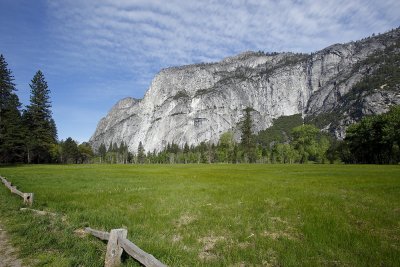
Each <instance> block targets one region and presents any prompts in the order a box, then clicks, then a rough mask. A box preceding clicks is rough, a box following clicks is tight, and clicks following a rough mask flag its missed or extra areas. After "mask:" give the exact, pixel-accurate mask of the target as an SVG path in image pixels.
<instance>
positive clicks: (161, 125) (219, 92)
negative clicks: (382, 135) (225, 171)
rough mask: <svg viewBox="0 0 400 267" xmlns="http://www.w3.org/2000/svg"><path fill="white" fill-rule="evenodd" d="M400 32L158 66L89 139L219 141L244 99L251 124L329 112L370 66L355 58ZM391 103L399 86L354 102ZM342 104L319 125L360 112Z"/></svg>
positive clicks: (366, 109) (378, 107)
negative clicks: (309, 50) (141, 90)
mask: <svg viewBox="0 0 400 267" xmlns="http://www.w3.org/2000/svg"><path fill="white" fill-rule="evenodd" d="M399 40H400V30H399V29H396V30H394V31H390V32H388V33H385V34H382V35H379V36H376V37H371V38H366V39H363V40H361V41H358V42H351V43H347V44H336V45H332V46H330V47H327V48H325V49H323V50H321V51H318V52H316V53H313V54H311V55H309V54H293V53H273V54H265V53H255V52H245V53H242V54H239V55H237V56H234V57H229V58H226V59H224V60H222V61H221V62H218V63H210V64H196V65H189V66H183V67H173V68H168V69H164V70H161V71H160V72H159V73H158V74H157V75H156V77H155V78H154V79H153V81H152V83H151V86H150V88H149V89H148V91H147V92H146V94H145V96H144V98H143V99H141V100H137V99H133V98H125V99H122V100H120V101H119V102H118V103H117V104H116V105H115V106H114V107H113V108H112V109H111V110H110V112H109V113H108V114H107V116H106V117H105V118H103V119H102V120H101V121H100V122H99V124H98V126H97V129H96V132H95V133H94V134H93V136H92V137H91V139H90V143H91V144H92V146H93V147H94V149H97V148H98V147H99V146H100V144H101V143H104V144H106V146H107V145H108V144H109V143H111V142H112V143H117V144H119V143H121V141H124V142H125V143H126V144H128V147H129V150H130V151H133V152H134V151H136V150H137V147H138V144H139V142H140V141H141V142H142V143H143V145H144V148H145V149H146V151H153V150H160V149H162V148H163V147H165V146H166V145H167V143H172V142H174V143H176V144H178V145H180V146H183V145H184V144H185V143H186V142H187V143H188V144H194V145H197V144H199V143H200V142H202V141H210V142H217V141H218V139H219V137H220V135H221V134H222V133H223V132H226V131H228V130H234V131H235V129H237V125H238V123H239V122H240V121H241V119H242V117H243V109H245V108H246V107H252V108H253V109H254V111H253V112H252V118H253V120H254V132H258V131H260V130H263V129H266V128H267V127H269V126H271V122H272V120H273V119H274V118H278V117H280V116H283V115H293V114H298V113H301V114H303V117H305V118H308V117H310V118H311V117H316V116H318V115H320V114H324V113H329V112H332V111H333V110H335V108H337V107H338V106H340V105H342V102H341V101H342V99H343V96H346V95H347V94H348V93H349V92H350V91H351V89H352V87H353V86H354V85H355V84H356V83H358V82H359V81H360V80H361V79H363V78H364V77H365V76H366V75H368V74H369V72H371V71H372V70H371V69H370V68H369V67H368V66H366V67H365V68H361V67H360V66H359V64H360V62H364V61H365V60H366V59H367V58H368V57H369V56H371V55H373V54H374V53H377V52H382V51H385V49H386V48H387V47H390V46H393V45H396V44H398V43H399ZM391 89H392V88H391ZM397 89H398V88H397ZM390 103H400V94H399V90H397V91H396V90H395V91H393V90H389V91H385V90H384V89H382V90H380V91H377V92H375V93H372V94H371V93H369V94H368V95H367V96H365V98H364V104H362V105H361V106H360V107H359V109H360V110H361V113H362V114H375V113H382V112H385V111H387V110H388V106H389V104H390ZM340 112H342V113H343V114H344V115H345V116H344V117H343V119H342V121H340V122H339V123H338V124H337V125H335V127H333V128H332V126H331V125H330V124H329V123H327V124H326V125H325V126H326V127H325V128H326V129H327V130H329V131H331V132H333V133H335V134H336V136H338V137H339V138H341V137H343V135H344V131H345V128H346V125H348V124H349V123H352V122H353V121H355V120H357V119H359V118H353V117H354V116H353V117H352V116H351V115H349V114H347V116H346V114H345V113H346V110H341V111H340Z"/></svg>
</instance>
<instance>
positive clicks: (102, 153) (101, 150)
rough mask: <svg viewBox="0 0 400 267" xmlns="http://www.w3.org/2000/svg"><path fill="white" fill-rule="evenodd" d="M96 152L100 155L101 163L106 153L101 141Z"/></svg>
mask: <svg viewBox="0 0 400 267" xmlns="http://www.w3.org/2000/svg"><path fill="white" fill-rule="evenodd" d="M98 154H99V155H100V163H103V161H104V160H105V158H106V154H107V148H106V145H105V144H104V143H101V145H100V147H99V150H98Z"/></svg>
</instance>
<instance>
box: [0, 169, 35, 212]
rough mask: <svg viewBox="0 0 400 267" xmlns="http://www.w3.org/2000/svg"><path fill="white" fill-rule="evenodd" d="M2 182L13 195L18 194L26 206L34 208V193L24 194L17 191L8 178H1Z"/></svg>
mask: <svg viewBox="0 0 400 267" xmlns="http://www.w3.org/2000/svg"><path fill="white" fill-rule="evenodd" d="M0 179H1V181H2V182H3V184H4V185H5V186H6V187H7V188H8V189H10V191H11V193H14V194H17V195H18V196H20V197H22V198H23V199H24V204H26V205H29V206H32V204H33V193H23V192H21V191H19V190H18V189H17V187H16V186H13V185H12V184H11V182H9V181H7V179H6V178H4V177H2V176H0Z"/></svg>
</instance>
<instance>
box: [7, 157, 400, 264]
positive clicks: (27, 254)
mask: <svg viewBox="0 0 400 267" xmlns="http://www.w3.org/2000/svg"><path fill="white" fill-rule="evenodd" d="M0 175H2V176H4V177H6V178H7V179H8V180H9V181H12V182H13V183H14V184H16V185H17V186H18V188H19V189H20V190H21V191H23V192H34V193H35V203H34V207H33V208H35V209H40V210H47V211H51V212H55V213H57V214H60V216H56V217H51V216H38V215H34V214H32V213H31V212H21V211H19V208H20V207H22V201H21V199H20V198H18V197H17V196H15V195H11V194H10V192H9V191H8V190H7V189H6V188H5V187H4V186H3V185H1V187H0V212H1V219H0V220H1V221H2V222H3V224H4V225H5V226H6V229H7V230H9V232H10V234H11V235H12V236H13V241H14V242H15V243H22V244H24V245H23V246H21V256H22V257H24V258H25V259H28V260H30V261H31V263H34V264H36V265H38V266H102V264H103V260H104V254H105V248H106V245H105V243H103V242H101V241H100V240H98V239H96V238H94V237H90V236H85V237H82V236H81V235H80V234H79V232H76V231H75V230H77V229H82V228H83V227H85V226H90V227H92V228H95V229H102V230H106V231H109V230H110V229H113V228H121V227H125V228H127V229H128V238H129V239H130V240H132V241H133V242H134V243H135V244H137V245H138V246H139V247H141V248H142V249H144V250H145V251H147V252H149V253H151V254H153V255H154V256H155V257H156V258H158V259H159V260H161V261H162V262H164V263H166V264H167V265H169V266H398V265H399V263H400V166H376V165H363V166H360V165H359V166H354V165H353V166H351V165H311V164H310V165H143V166H137V165H69V166H57V165H51V166H20V167H1V168H0ZM124 265H125V266H138V265H137V264H136V263H135V262H134V261H133V260H132V259H130V258H127V259H126V261H125V262H124Z"/></svg>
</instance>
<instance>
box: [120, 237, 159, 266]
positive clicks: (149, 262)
mask: <svg viewBox="0 0 400 267" xmlns="http://www.w3.org/2000/svg"><path fill="white" fill-rule="evenodd" d="M118 244H119V245H120V246H121V247H122V248H123V249H124V250H125V252H126V253H128V254H129V255H131V256H132V257H133V258H134V259H136V260H137V261H138V262H140V263H141V264H143V265H144V266H146V267H166V266H167V265H165V264H163V263H162V262H160V261H159V260H157V259H156V258H155V257H154V256H153V255H151V254H149V253H146V252H144V251H143V250H141V249H140V248H139V247H138V246H136V245H135V244H133V243H132V242H131V241H130V240H128V239H126V238H121V239H118Z"/></svg>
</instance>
